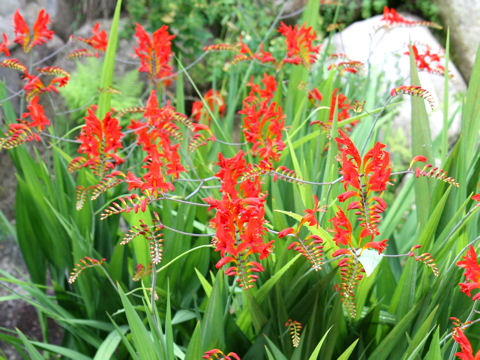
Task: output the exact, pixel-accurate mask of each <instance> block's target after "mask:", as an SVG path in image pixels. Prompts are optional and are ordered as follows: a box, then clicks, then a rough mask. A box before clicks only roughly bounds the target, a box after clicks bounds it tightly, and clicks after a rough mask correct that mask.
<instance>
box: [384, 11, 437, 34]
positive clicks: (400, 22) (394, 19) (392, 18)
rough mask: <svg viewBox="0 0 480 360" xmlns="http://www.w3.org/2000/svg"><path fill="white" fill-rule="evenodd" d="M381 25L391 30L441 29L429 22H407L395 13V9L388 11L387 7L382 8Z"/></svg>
mask: <svg viewBox="0 0 480 360" xmlns="http://www.w3.org/2000/svg"><path fill="white" fill-rule="evenodd" d="M380 20H381V22H382V23H383V27H385V28H392V27H398V26H429V27H433V28H436V29H441V28H442V27H441V26H440V25H438V24H436V23H434V22H431V21H423V20H419V21H415V20H407V19H405V18H404V17H403V16H402V15H400V14H399V13H397V12H396V10H395V9H389V8H388V7H387V6H385V7H384V8H383V16H382V18H381V19H380Z"/></svg>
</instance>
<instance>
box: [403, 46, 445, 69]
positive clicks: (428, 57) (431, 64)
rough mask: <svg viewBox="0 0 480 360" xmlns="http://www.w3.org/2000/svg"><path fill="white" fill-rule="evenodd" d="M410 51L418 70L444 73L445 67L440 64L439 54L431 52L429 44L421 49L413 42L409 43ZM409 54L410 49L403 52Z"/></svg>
mask: <svg viewBox="0 0 480 360" xmlns="http://www.w3.org/2000/svg"><path fill="white" fill-rule="evenodd" d="M411 47H412V53H413V56H414V58H415V62H416V64H417V67H418V69H419V70H423V71H427V72H429V73H431V74H440V75H445V67H444V66H443V65H441V64H440V60H441V55H439V54H438V53H434V52H432V49H431V48H430V47H429V46H425V48H424V49H423V51H421V50H422V49H421V50H418V48H417V46H416V45H415V44H413V45H411ZM404 54H405V55H410V50H408V51H406V52H405V53H404Z"/></svg>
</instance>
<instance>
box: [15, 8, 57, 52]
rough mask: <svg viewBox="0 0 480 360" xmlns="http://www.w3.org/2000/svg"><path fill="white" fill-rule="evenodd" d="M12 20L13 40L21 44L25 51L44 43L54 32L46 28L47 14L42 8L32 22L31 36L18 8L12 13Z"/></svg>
mask: <svg viewBox="0 0 480 360" xmlns="http://www.w3.org/2000/svg"><path fill="white" fill-rule="evenodd" d="M13 22H14V26H15V29H14V31H15V39H14V41H15V42H16V43H17V44H19V45H21V46H22V47H23V50H24V51H25V52H26V53H28V52H29V51H30V50H32V48H33V47H34V46H36V45H41V44H44V43H46V42H47V40H50V39H51V38H52V36H53V34H54V32H53V31H52V30H49V29H48V28H47V24H48V23H49V15H48V14H47V13H46V12H45V10H44V9H42V10H40V12H39V13H38V17H37V20H36V21H35V23H34V24H33V36H32V35H31V34H30V29H29V28H28V25H27V23H26V22H25V19H24V18H23V16H22V15H21V14H20V11H19V10H18V9H17V11H16V12H15V14H14V15H13Z"/></svg>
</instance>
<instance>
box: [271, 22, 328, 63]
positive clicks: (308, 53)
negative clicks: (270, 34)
mask: <svg viewBox="0 0 480 360" xmlns="http://www.w3.org/2000/svg"><path fill="white" fill-rule="evenodd" d="M278 32H279V33H280V34H282V35H283V36H285V44H286V45H287V57H286V59H284V60H283V61H284V62H286V63H291V64H303V65H304V66H305V67H310V65H312V64H313V63H314V62H315V60H316V59H317V55H318V52H319V51H320V45H317V46H313V45H312V42H313V40H315V38H316V36H317V35H316V33H315V31H314V30H313V29H312V27H311V26H310V27H306V26H305V24H303V25H302V26H301V27H300V28H298V25H295V27H292V26H287V25H285V24H284V23H283V22H282V23H281V25H280V28H279V29H278Z"/></svg>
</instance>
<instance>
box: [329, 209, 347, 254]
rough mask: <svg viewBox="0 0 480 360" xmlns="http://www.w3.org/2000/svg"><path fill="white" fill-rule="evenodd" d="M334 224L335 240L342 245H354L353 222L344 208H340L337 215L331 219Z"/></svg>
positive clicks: (338, 244)
mask: <svg viewBox="0 0 480 360" xmlns="http://www.w3.org/2000/svg"><path fill="white" fill-rule="evenodd" d="M329 221H330V222H331V223H332V225H333V231H332V230H330V231H332V232H333V233H334V236H333V240H334V241H335V243H336V244H337V246H340V245H348V246H352V224H350V221H349V220H348V218H347V216H346V215H345V213H344V212H343V210H342V209H340V208H338V211H337V212H336V214H335V216H334V217H333V218H331V219H330V220H329Z"/></svg>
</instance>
